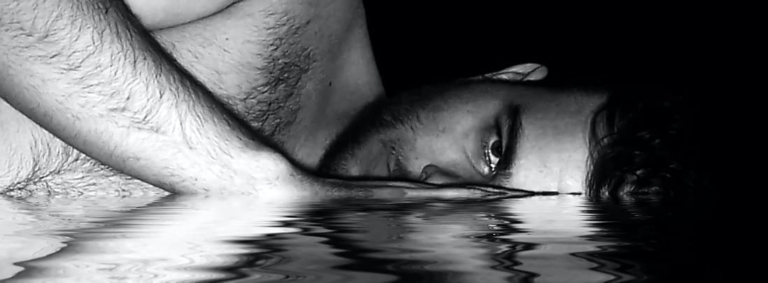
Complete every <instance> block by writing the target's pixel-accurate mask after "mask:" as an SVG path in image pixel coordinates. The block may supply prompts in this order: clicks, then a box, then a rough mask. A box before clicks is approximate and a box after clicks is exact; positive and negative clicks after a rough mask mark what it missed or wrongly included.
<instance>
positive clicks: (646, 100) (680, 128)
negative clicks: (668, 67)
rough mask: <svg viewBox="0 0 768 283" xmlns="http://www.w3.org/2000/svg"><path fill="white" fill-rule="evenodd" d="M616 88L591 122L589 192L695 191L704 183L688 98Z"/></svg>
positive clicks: (649, 88) (656, 89) (655, 89)
mask: <svg viewBox="0 0 768 283" xmlns="http://www.w3.org/2000/svg"><path fill="white" fill-rule="evenodd" d="M612 89H613V91H612V93H611V95H609V97H608V99H607V100H606V101H605V102H604V103H603V104H602V105H601V106H600V107H599V108H598V110H597V111H596V112H595V114H594V115H593V117H592V120H591V127H590V158H589V162H590V164H589V166H590V170H589V172H588V176H587V189H588V193H589V194H591V195H597V196H616V195H622V194H637V193H661V194H665V195H670V194H674V195H680V194H688V193H690V192H692V191H694V188H695V187H697V186H699V185H700V183H701V181H702V180H700V179H699V177H700V176H697V175H696V171H697V170H696V168H695V167H696V165H697V164H696V163H697V158H698V151H699V147H698V145H697V143H696V140H695V138H694V137H695V135H694V129H695V125H694V122H695V120H696V119H695V107H694V104H693V103H692V101H691V100H690V96H687V95H685V94H684V93H676V92H675V91H674V90H673V89H670V88H667V87H665V86H658V85H642V86H638V85H632V86H621V87H618V88H615V87H614V88H612Z"/></svg>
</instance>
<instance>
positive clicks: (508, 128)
mask: <svg viewBox="0 0 768 283" xmlns="http://www.w3.org/2000/svg"><path fill="white" fill-rule="evenodd" d="M604 99H605V96H604V95H600V94H596V93H584V92H577V91H573V90H555V89H547V88H542V87H533V86H524V85H519V84H512V83H505V82H501V81H470V82H462V83H457V84H452V85H450V86H440V87H434V88H427V89H423V90H422V91H421V93H418V94H409V95H407V96H404V97H403V98H400V99H389V100H385V101H382V103H380V104H378V105H375V106H373V107H372V108H371V109H367V110H366V111H365V112H364V113H363V114H362V115H363V116H362V117H360V119H359V120H358V121H356V122H355V123H353V124H352V125H351V126H350V127H349V128H348V129H346V130H345V132H344V133H342V135H341V136H340V138H339V139H338V140H337V141H336V142H335V143H334V145H332V146H331V149H330V150H329V152H327V153H326V156H325V158H323V162H322V163H321V168H320V170H323V171H326V172H327V173H330V174H334V175H340V176H351V177H375V178H390V179H405V180H420V181H425V182H428V183H437V184H444V183H481V184H494V185H500V186H504V187H512V188H520V189H526V190H532V191H559V192H582V191H583V190H584V181H585V176H586V170H587V169H586V168H587V156H588V140H587V136H588V135H587V133H588V130H589V121H590V119H591V117H592V114H593V111H594V110H595V109H596V108H597V107H598V106H599V104H600V103H601V102H602V101H603V100H604Z"/></svg>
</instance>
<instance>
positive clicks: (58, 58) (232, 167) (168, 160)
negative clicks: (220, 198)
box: [0, 0, 290, 192]
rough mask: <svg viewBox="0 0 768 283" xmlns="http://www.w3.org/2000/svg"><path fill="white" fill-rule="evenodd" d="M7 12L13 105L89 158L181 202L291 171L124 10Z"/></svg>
mask: <svg viewBox="0 0 768 283" xmlns="http://www.w3.org/2000/svg"><path fill="white" fill-rule="evenodd" d="M0 11H2V12H1V13H0V55H1V56H0V88H2V91H0V93H2V94H3V98H4V99H5V100H6V101H8V102H9V103H10V104H11V105H13V106H14V107H15V108H16V109H18V110H19V111H21V112H22V113H24V114H25V115H26V116H28V117H30V118H31V119H32V120H34V121H35V122H36V123H38V124H39V125H41V126H42V127H43V128H45V129H47V130H48V131H50V132H51V133H53V134H54V135H56V136H57V137H59V138H61V139H62V140H64V141H65V142H67V143H68V144H70V145H72V146H73V147H75V148H77V149H78V150H80V151H82V152H84V153H86V154H87V155H89V156H91V157H93V158H95V159H97V160H99V161H101V162H102V163H105V164H107V165H109V166H111V167H113V168H115V169H117V170H119V171H122V172H124V173H126V174H129V175H131V176H134V177H137V178H139V179H141V180H143V181H146V182H148V183H151V184H154V185H156V186H159V187H161V188H164V189H167V190H171V191H178V192H200V191H223V190H250V189H254V188H256V187H257V186H254V185H258V184H266V183H272V182H274V181H275V180H277V179H279V176H282V177H284V178H283V179H285V177H286V176H285V174H288V173H287V172H289V171H290V170H289V168H290V166H287V163H286V162H284V161H283V159H282V158H281V157H280V156H279V155H278V154H276V153H274V152H273V151H272V150H270V149H269V148H268V147H266V146H263V145H261V144H259V143H257V142H256V141H255V137H253V136H251V135H250V134H249V132H248V131H247V128H246V127H244V126H242V125H241V124H240V123H239V122H238V121H237V120H236V119H234V118H233V117H232V115H231V114H229V113H228V112H227V111H226V110H225V109H224V108H223V107H222V106H221V105H220V104H218V103H217V102H216V101H215V100H214V99H213V98H212V96H211V95H210V93H209V92H208V91H207V90H206V89H205V88H204V87H203V86H201V85H200V84H199V83H198V82H197V81H195V80H194V79H193V78H192V77H191V76H189V75H187V74H186V73H185V72H184V71H183V69H181V68H180V67H178V66H177V64H175V62H173V60H172V59H169V58H170V57H168V56H166V54H165V53H164V52H163V50H162V49H161V48H160V47H159V46H158V45H157V43H156V42H154V40H153V39H152V38H151V37H150V36H149V35H148V34H147V33H146V32H145V31H144V30H142V29H141V27H139V25H138V22H137V21H136V20H135V18H133V16H132V15H131V14H130V12H129V11H128V10H127V8H126V7H125V5H124V4H123V2H122V1H108V0H82V1H77V0H15V1H9V0H6V1H0ZM254 166H255V167H256V168H254Z"/></svg>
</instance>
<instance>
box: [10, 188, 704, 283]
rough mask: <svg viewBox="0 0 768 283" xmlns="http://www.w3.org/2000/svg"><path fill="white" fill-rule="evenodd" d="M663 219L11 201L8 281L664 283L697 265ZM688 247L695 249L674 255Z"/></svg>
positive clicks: (505, 210) (581, 204) (553, 204)
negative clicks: (678, 269)
mask: <svg viewBox="0 0 768 283" xmlns="http://www.w3.org/2000/svg"><path fill="white" fill-rule="evenodd" d="M659 207H661V202H658V201H654V200H647V201H634V202H613V201H608V202H600V201H590V200H588V199H586V198H584V197H581V196H570V195H565V196H540V197H529V198H518V199H503V200H489V201H463V202H444V201H442V202H440V201H431V200H429V199H425V200H423V201H402V202H392V201H385V200H370V199H368V200H363V199H334V200H322V201H306V200H296V201H280V202H276V201H271V202H268V201H262V200H259V199H258V198H248V197H242V196H240V197H232V198H225V197H215V198H206V197H173V196H166V197H155V198H149V197H148V198H143V199H142V198H127V199H74V200H73V199H44V200H34V199H27V200H16V199H0V225H2V226H0V227H2V230H1V231H0V279H3V278H9V277H11V276H13V277H12V278H11V280H10V281H12V282H17V281H18V282H24V281H38V280H43V281H46V280H47V281H88V282H109V281H125V280H127V281H145V282H178V281H220V280H228V281H233V282H276V281H296V280H303V281H306V282H625V281H663V279H665V277H664V276H667V275H668V273H669V272H670V266H669V264H670V263H673V262H680V261H686V260H689V258H686V253H687V251H689V250H691V249H695V248H696V247H695V246H693V245H692V244H690V243H689V242H686V241H685V239H682V241H681V239H679V235H681V234H680V233H678V232H679V231H680V230H679V229H678V230H675V231H672V232H674V233H670V231H669V230H665V229H666V228H665V227H659V226H655V224H658V223H661V222H663V223H668V222H669V221H668V220H664V219H661V218H659V217H660V215H661V216H663V215H667V214H665V213H658V212H659V211H667V210H661V209H660V208H659ZM662 218H663V217H662ZM660 219H661V220H660ZM680 229H683V230H684V229H685V227H683V228H680ZM675 241H677V242H675ZM680 243H685V244H688V245H683V246H685V247H687V248H684V249H677V248H670V247H677V246H678V244H680ZM12 263H13V264H12Z"/></svg>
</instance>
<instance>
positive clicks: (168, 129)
mask: <svg viewBox="0 0 768 283" xmlns="http://www.w3.org/2000/svg"><path fill="white" fill-rule="evenodd" d="M174 3H178V2H177V1H170V0H169V1H128V2H127V3H123V2H122V1H107V0H99V1H73V0H71V1H67V0H34V1H13V0H6V1H2V3H0V4H2V8H1V9H2V10H0V14H2V15H3V17H2V20H1V21H2V27H3V28H2V29H0V42H2V43H0V44H2V46H0V58H2V60H0V69H2V70H0V95H2V98H3V100H4V101H2V102H0V110H2V111H0V115H2V117H3V119H2V121H3V123H0V126H2V127H3V130H4V131H6V132H12V133H15V134H14V135H13V136H12V138H10V139H5V140H3V143H4V146H3V148H2V150H3V151H2V152H0V154H3V156H11V157H13V158H7V159H5V164H3V165H4V166H3V167H2V168H0V169H4V170H5V172H4V173H3V174H2V176H1V177H0V185H2V186H3V188H7V187H9V186H13V185H16V186H17V187H18V186H19V184H20V185H21V186H30V185H40V184H39V183H42V185H44V186H56V185H57V184H58V185H61V184H66V185H82V184H89V185H90V186H94V187H99V186H101V187H104V186H105V184H117V185H119V186H122V187H124V188H127V189H130V188H134V187H136V188H139V187H146V186H154V187H159V188H162V189H164V190H166V191H170V192H177V193H232V192H234V193H258V194H260V195H264V196H277V197H285V196H288V197H290V196H291V195H293V194H301V193H306V192H318V191H320V192H329V191H330V192H339V191H344V190H347V189H349V188H355V189H361V188H362V189H371V188H376V189H379V188H382V187H389V188H394V189H398V188H408V189H416V188H430V189H431V188H433V187H431V186H425V185H423V184H422V185H418V184H414V183H395V182H384V183H382V182H368V183H362V182H355V183H350V182H344V181H341V180H327V179H320V178H317V177H314V176H313V175H312V174H311V173H308V172H307V171H306V170H304V168H312V167H314V166H316V164H317V162H318V161H319V158H320V155H321V154H322V153H323V152H324V149H325V148H326V147H327V146H328V144H329V143H330V141H331V139H332V138H333V137H335V135H336V134H337V133H338V132H339V131H340V130H341V129H342V128H343V127H344V126H345V125H346V124H347V123H348V122H349V121H350V120H351V118H352V116H353V115H354V114H355V113H357V111H358V110H359V109H360V108H361V107H362V106H363V105H366V104H368V103H369V102H371V101H373V100H374V99H375V98H376V97H378V96H380V95H381V94H382V93H383V90H382V88H381V83H380V81H379V76H378V72H377V70H376V65H375V62H374V61H373V56H372V54H371V48H370V44H369V42H368V35H367V29H366V27H365V17H364V11H363V8H362V4H361V3H360V2H359V1H291V2H286V1H255V0H251V1H211V2H206V4H205V5H195V3H192V2H190V1H185V5H180V6H179V5H175V4H174ZM125 4H127V5H125ZM147 5H150V6H152V7H148V6H147ZM168 7H171V8H168ZM174 7H175V9H174ZM131 9H132V10H133V12H134V13H135V16H136V17H134V14H132V13H131V11H130V10H131ZM40 19H45V20H40ZM152 29H155V30H152ZM89 35H90V36H89ZM285 59H289V60H285ZM131 177H132V178H131ZM30 179H32V180H31V181H30ZM36 183H37V184H36ZM9 184H10V185H9ZM265 185H267V187H270V188H273V189H264V187H265ZM81 187H82V186H81ZM278 188H279V189H278ZM396 191H397V190H396ZM398 192H399V191H398Z"/></svg>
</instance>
